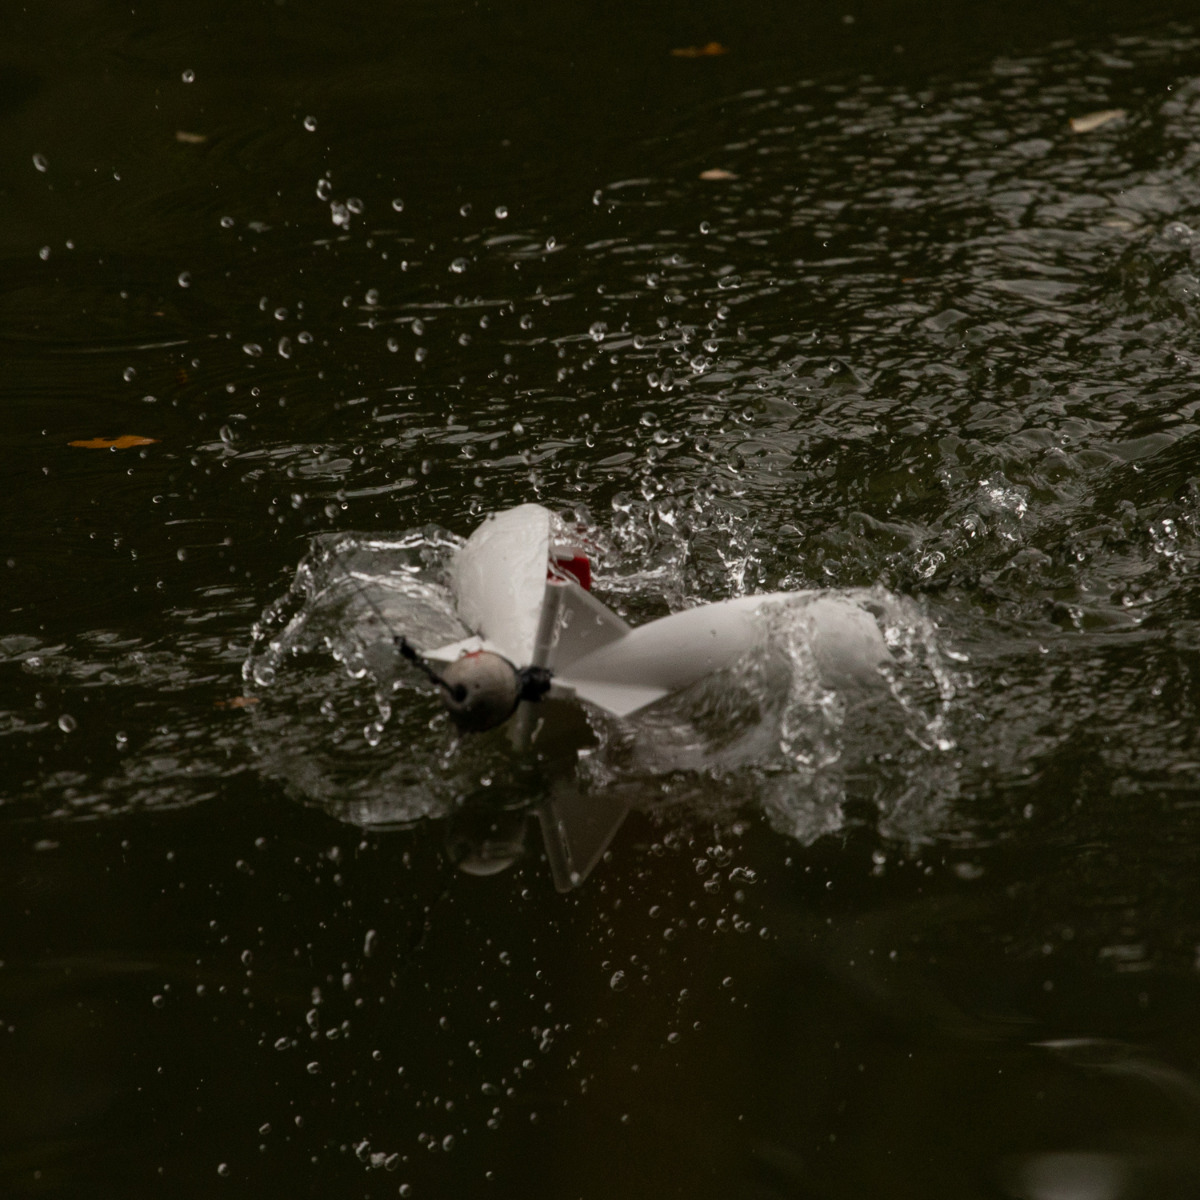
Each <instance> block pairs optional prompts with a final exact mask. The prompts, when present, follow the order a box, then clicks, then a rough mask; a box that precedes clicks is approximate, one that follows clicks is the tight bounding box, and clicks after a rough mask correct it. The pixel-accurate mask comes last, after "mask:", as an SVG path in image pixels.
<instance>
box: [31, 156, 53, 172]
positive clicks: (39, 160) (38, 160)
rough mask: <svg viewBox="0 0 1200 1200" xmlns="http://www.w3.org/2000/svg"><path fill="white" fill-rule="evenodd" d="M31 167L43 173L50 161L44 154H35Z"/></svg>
mask: <svg viewBox="0 0 1200 1200" xmlns="http://www.w3.org/2000/svg"><path fill="white" fill-rule="evenodd" d="M33 165H34V166H35V167H37V169H38V170H39V171H42V172H45V171H46V170H47V169H48V168H49V166H50V160H49V159H48V158H47V157H46V156H45V155H44V154H35V155H34V156H33Z"/></svg>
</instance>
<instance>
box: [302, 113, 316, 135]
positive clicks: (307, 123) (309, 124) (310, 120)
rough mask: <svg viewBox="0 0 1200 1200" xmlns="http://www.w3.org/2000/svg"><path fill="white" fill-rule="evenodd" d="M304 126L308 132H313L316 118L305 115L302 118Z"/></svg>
mask: <svg viewBox="0 0 1200 1200" xmlns="http://www.w3.org/2000/svg"><path fill="white" fill-rule="evenodd" d="M304 128H305V129H307V130H308V132H309V133H315V132H316V128H317V118H316V117H305V118H304Z"/></svg>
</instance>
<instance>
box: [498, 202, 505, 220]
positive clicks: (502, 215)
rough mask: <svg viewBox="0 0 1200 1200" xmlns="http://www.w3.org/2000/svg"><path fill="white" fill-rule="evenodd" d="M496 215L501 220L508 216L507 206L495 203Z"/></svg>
mask: <svg viewBox="0 0 1200 1200" xmlns="http://www.w3.org/2000/svg"><path fill="white" fill-rule="evenodd" d="M496 216H497V217H499V219H500V220H501V221H503V220H505V219H506V218H507V217H508V206H507V205H505V204H497V205H496Z"/></svg>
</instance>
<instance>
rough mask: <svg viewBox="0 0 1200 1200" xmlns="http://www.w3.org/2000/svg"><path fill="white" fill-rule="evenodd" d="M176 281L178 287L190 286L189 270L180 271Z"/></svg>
mask: <svg viewBox="0 0 1200 1200" xmlns="http://www.w3.org/2000/svg"><path fill="white" fill-rule="evenodd" d="M178 283H179V286H180V287H191V286H192V273H191V271H180V272H179V279H178Z"/></svg>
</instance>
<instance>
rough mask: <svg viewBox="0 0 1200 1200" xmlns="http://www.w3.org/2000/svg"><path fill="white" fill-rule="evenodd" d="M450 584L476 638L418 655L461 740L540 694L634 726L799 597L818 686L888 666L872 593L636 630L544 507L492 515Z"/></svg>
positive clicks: (775, 601) (738, 653)
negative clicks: (603, 597)
mask: <svg viewBox="0 0 1200 1200" xmlns="http://www.w3.org/2000/svg"><path fill="white" fill-rule="evenodd" d="M451 586H452V591H453V595H454V601H455V605H456V608H457V612H458V616H459V618H460V620H461V621H462V623H463V625H465V627H466V628H467V629H469V630H471V631H472V634H471V636H470V637H468V638H466V639H464V640H461V641H457V642H453V643H451V644H449V645H444V646H434V647H420V648H414V649H419V652H420V654H421V656H422V657H423V659H424V660H425V661H426V662H427V663H429V664H436V666H437V667H438V668H439V672H438V673H439V674H440V678H439V679H437V682H439V683H440V684H441V691H442V698H443V701H444V702H445V704H446V707H447V708H448V709H449V711H450V713H451V715H452V717H453V718H454V719H455V721H456V722H457V723H458V724H459V726H460V727H461V728H463V729H466V730H484V729H489V728H492V727H494V726H496V725H499V724H501V723H503V722H504V721H506V720H507V719H508V718H509V717H511V716H512V715H513V714H514V713H516V712H518V711H519V710H520V709H521V708H522V707H523V705H522V701H528V700H536V699H540V698H541V697H542V696H549V697H550V698H551V699H562V700H570V699H575V700H581V701H584V702H585V703H587V704H590V705H593V706H594V707H596V708H598V709H601V710H603V711H604V712H606V713H609V714H611V715H613V716H616V717H628V716H630V715H632V714H634V713H636V712H638V711H639V710H640V709H643V708H645V707H646V706H647V705H650V704H653V703H654V702H655V701H657V700H661V699H663V698H664V697H666V696H669V695H671V694H672V693H674V692H678V691H681V690H683V689H684V688H687V687H689V686H690V685H692V684H694V683H696V682H698V681H699V680H701V679H702V678H704V677H705V676H707V675H710V674H712V673H713V672H715V671H720V670H722V669H724V668H727V667H730V666H732V665H733V664H734V663H735V662H736V661H737V660H738V659H739V658H740V657H742V656H743V655H744V654H745V653H746V652H747V651H749V650H751V649H752V648H753V647H754V645H755V644H756V643H757V642H759V641H760V640H761V638H762V636H763V623H762V619H761V618H762V616H763V614H764V613H765V612H766V611H767V610H769V609H770V608H771V607H772V606H777V605H781V604H786V603H788V602H794V601H796V600H799V599H803V600H804V601H805V614H806V627H807V629H808V630H809V631H810V634H809V636H810V645H809V649H810V651H811V654H812V657H813V661H814V662H815V664H816V667H817V669H818V671H819V673H820V675H821V678H822V682H824V683H825V684H827V685H828V686H831V687H841V686H845V685H847V684H852V683H860V684H861V683H870V682H871V681H877V680H878V678H879V672H878V668H879V667H880V666H881V665H882V664H884V663H885V662H886V661H888V659H889V654H888V650H887V646H886V644H885V643H884V639H883V636H882V634H881V632H880V628H879V624H878V622H877V620H876V616H875V614H874V613H873V612H872V611H871V608H870V607H868V604H867V594H866V593H861V594H856V593H853V592H820V591H809V592H772V593H767V594H764V595H757V596H741V597H738V598H736V599H733V600H723V601H720V602H718V603H715V604H704V605H701V606H699V607H697V608H691V609H687V610H685V611H683V612H678V613H674V614H672V615H670V616H666V617H662V618H660V619H659V620H656V621H650V622H648V623H647V624H645V625H639V626H636V627H634V626H631V625H629V624H628V623H627V622H626V621H624V620H623V619H622V618H621V617H620V616H618V615H617V614H616V613H614V612H613V611H612V610H611V609H610V608H608V607H607V606H606V605H604V604H602V603H601V602H600V601H599V600H598V599H597V598H596V597H595V596H593V595H592V594H591V590H590V589H591V563H590V561H589V559H588V556H587V553H586V550H585V548H583V547H580V546H577V545H573V544H572V543H570V542H569V541H563V540H560V539H559V536H558V535H557V534H556V531H555V522H554V518H553V515H552V514H551V512H550V511H549V510H548V509H546V508H543V507H542V506H541V505H538V504H523V505H520V506H519V507H517V508H510V509H507V510H505V511H502V512H497V513H493V514H492V515H490V516H489V517H487V518H486V519H485V520H484V521H483V523H482V524H481V525H480V526H479V527H478V528H477V529H476V530H475V532H474V533H473V534H472V535H471V536H470V538H469V539H468V540H467V542H466V543H465V544H464V545H463V546H462V548H461V549H460V550H459V551H458V554H457V557H456V559H455V561H454V564H453V567H452V571H451ZM403 649H404V647H402V650H403Z"/></svg>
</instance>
